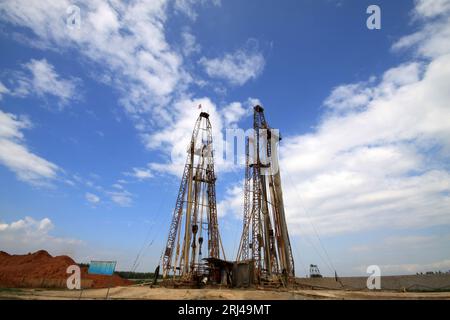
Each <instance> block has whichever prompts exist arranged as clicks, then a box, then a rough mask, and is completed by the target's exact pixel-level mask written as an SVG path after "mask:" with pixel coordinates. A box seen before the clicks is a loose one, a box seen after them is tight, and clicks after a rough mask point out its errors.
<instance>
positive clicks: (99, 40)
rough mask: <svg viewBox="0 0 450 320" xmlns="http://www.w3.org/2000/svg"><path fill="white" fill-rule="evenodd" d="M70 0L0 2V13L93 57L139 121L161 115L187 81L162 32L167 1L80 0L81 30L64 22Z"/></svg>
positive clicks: (42, 36)
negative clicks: (109, 0) (178, 89)
mask: <svg viewBox="0 0 450 320" xmlns="http://www.w3.org/2000/svg"><path fill="white" fill-rule="evenodd" d="M72 4H73V3H72V2H71V1H68V0H62V1H58V2H54V1H49V0H47V1H40V2H39V3H37V2H36V3H30V2H29V1H25V0H22V1H15V2H2V3H1V4H0V12H1V15H0V16H1V19H2V20H3V21H7V22H10V23H12V24H14V25H18V26H22V27H26V28H29V29H31V30H32V31H33V33H34V34H35V35H36V37H37V38H38V39H40V40H41V41H43V42H45V43H47V44H48V45H49V46H54V47H57V48H59V49H60V50H62V51H63V50H73V49H76V50H77V51H78V52H79V53H80V54H81V55H82V56H84V57H85V58H87V59H88V61H90V62H93V63H94V64H95V65H96V66H98V67H99V68H97V69H96V72H98V73H99V75H98V78H104V79H110V80H109V83H110V84H112V85H114V86H115V87H116V88H117V90H119V91H120V92H121V94H122V97H121V99H120V102H121V104H122V105H123V106H124V107H125V109H126V111H127V112H128V113H129V114H130V115H132V116H133V118H135V120H136V121H137V122H139V121H144V120H143V119H144V118H148V117H140V116H139V115H141V114H142V113H150V112H151V111H152V112H151V113H150V114H151V115H154V116H155V118H157V119H158V120H161V119H163V116H164V113H165V112H166V111H164V109H165V108H166V106H165V105H166V103H167V102H168V101H169V100H170V98H171V95H172V94H173V92H174V91H175V89H176V88H178V87H180V86H182V85H183V83H185V82H188V81H190V80H189V78H190V77H189V75H188V74H187V73H186V72H185V71H184V70H183V68H182V58H181V57H180V56H179V55H177V54H176V53H175V51H173V50H172V49H171V47H170V45H169V44H168V42H167V41H166V38H165V29H164V28H165V22H166V20H167V15H166V7H167V1H165V0H155V1H133V2H130V3H125V2H119V1H112V2H107V1H101V0H96V1H79V2H77V5H78V6H79V7H80V9H81V28H80V29H79V30H77V29H70V28H68V27H67V26H66V25H65V18H66V9H67V8H68V7H69V6H70V5H72ZM119 13H120V14H119ZM155 109H156V110H155ZM151 120H152V119H150V120H148V121H145V123H146V124H147V125H148V122H151Z"/></svg>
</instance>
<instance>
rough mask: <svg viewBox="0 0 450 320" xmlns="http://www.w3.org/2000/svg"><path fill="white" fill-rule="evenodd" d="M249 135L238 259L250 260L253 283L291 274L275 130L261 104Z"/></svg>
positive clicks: (240, 260)
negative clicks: (242, 222)
mask: <svg viewBox="0 0 450 320" xmlns="http://www.w3.org/2000/svg"><path fill="white" fill-rule="evenodd" d="M253 129H254V130H253V135H250V137H248V138H247V139H246V144H245V153H246V155H245V158H246V161H245V162H246V164H245V182H244V224H243V231H242V237H241V242H240V245H239V250H238V254H237V261H238V262H245V263H251V264H253V279H252V282H253V283H258V282H260V281H261V280H265V281H275V280H280V279H281V280H283V279H286V278H290V277H294V276H295V272H294V259H293V256H292V249H291V244H290V241H289V234H288V229H287V224H286V217H285V211H284V203H283V193H282V189H281V176H280V170H279V168H278V154H277V148H276V146H277V143H278V142H279V141H280V140H281V138H280V136H279V134H278V131H277V130H274V129H271V128H270V127H269V126H268V124H267V122H266V119H265V116H264V109H263V108H262V107H261V106H256V107H255V108H254V117H253Z"/></svg>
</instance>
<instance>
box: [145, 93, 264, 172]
mask: <svg viewBox="0 0 450 320" xmlns="http://www.w3.org/2000/svg"><path fill="white" fill-rule="evenodd" d="M255 101H256V100H255V99H248V100H247V101H246V102H245V106H246V107H247V109H246V108H245V107H244V106H243V104H242V103H240V102H233V103H231V104H229V105H226V106H225V107H223V108H222V109H221V110H220V111H219V110H218V108H217V106H216V105H215V104H214V103H213V102H212V101H211V100H210V99H209V98H207V97H204V98H198V99H190V98H184V99H181V100H178V101H176V102H175V103H174V105H173V108H174V118H173V119H172V121H171V124H170V125H168V126H167V127H166V128H165V129H164V130H161V131H159V132H156V133H154V134H147V135H143V140H144V142H145V144H146V146H147V148H148V149H150V150H154V149H160V150H162V153H163V154H164V155H165V156H166V157H168V160H167V161H166V162H163V163H155V162H152V163H149V164H148V166H149V168H150V170H151V172H160V173H169V174H172V175H175V176H177V177H179V176H180V175H181V174H182V171H183V168H184V164H185V161H186V156H187V148H188V146H189V141H190V139H191V137H192V131H193V129H194V124H195V122H196V120H197V118H198V116H199V113H200V110H199V109H198V106H199V105H201V106H202V111H205V112H208V113H209V118H210V122H211V124H212V135H213V142H214V150H215V152H214V154H215V156H214V162H215V168H216V171H217V172H226V171H230V170H234V169H235V168H237V165H236V164H234V163H233V159H227V158H225V157H224V156H223V155H224V150H225V148H230V147H232V146H231V145H230V144H227V143H226V141H225V135H224V133H225V132H224V129H225V128H228V127H230V128H232V127H235V125H236V124H237V123H238V122H239V121H240V120H242V118H244V117H245V116H247V115H248V114H249V113H248V106H249V104H250V103H252V102H255ZM231 153H232V150H230V151H229V152H228V154H227V156H229V155H231Z"/></svg>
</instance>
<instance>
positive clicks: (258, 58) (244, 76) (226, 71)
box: [199, 40, 265, 85]
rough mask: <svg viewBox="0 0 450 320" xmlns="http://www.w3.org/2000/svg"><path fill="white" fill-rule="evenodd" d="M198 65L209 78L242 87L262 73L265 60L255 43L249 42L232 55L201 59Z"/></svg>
mask: <svg viewBox="0 0 450 320" xmlns="http://www.w3.org/2000/svg"><path fill="white" fill-rule="evenodd" d="M199 63H200V65H202V66H203V67H204V69H205V72H206V73H207V74H208V75H209V76H210V77H212V78H218V79H222V80H226V81H228V82H229V83H231V84H232V85H243V84H245V83H246V82H247V81H249V80H251V79H256V78H257V77H258V76H259V75H260V74H261V73H262V71H263V69H264V65H265V59H264V56H263V55H262V53H261V52H260V51H259V50H258V48H257V44H256V43H255V41H254V40H250V41H249V42H248V43H247V44H246V46H245V47H244V48H241V49H239V50H236V51H235V52H233V53H227V54H225V55H223V56H221V57H218V58H212V59H207V58H206V57H203V58H201V59H200V60H199Z"/></svg>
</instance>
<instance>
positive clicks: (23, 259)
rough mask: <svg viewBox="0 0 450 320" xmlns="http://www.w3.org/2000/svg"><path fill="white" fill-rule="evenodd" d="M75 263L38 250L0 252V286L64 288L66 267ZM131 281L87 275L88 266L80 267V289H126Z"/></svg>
mask: <svg viewBox="0 0 450 320" xmlns="http://www.w3.org/2000/svg"><path fill="white" fill-rule="evenodd" d="M74 264H77V263H76V262H75V261H73V259H72V258H70V257H68V256H57V257H52V256H51V255H50V254H49V253H48V252H47V251H45V250H40V251H36V252H35V253H29V254H26V255H10V254H8V253H6V252H4V251H0V287H17V288H18V287H32V288H38V287H41V288H44V287H56V288H66V280H67V278H68V277H69V276H70V274H68V273H66V270H67V267H69V266H70V265H74ZM129 284H131V282H130V281H128V280H125V279H122V278H121V277H119V276H118V275H112V276H104V275H93V274H88V272H87V267H82V268H81V285H82V287H83V288H106V287H116V286H126V285H129Z"/></svg>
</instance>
